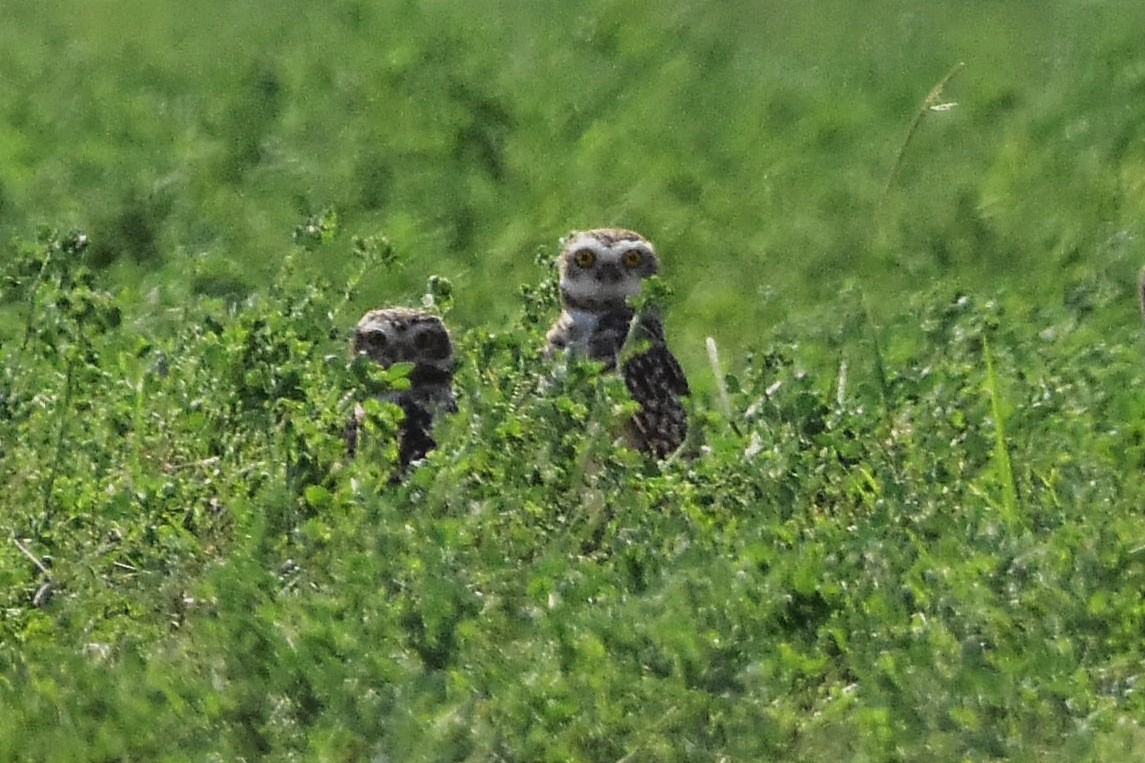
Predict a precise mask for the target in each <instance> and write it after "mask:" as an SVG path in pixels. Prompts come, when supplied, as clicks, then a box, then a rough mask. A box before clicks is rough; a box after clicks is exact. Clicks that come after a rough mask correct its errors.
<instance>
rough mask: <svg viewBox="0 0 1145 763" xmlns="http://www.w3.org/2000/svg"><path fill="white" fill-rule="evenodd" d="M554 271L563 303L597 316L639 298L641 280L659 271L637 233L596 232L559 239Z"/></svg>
mask: <svg viewBox="0 0 1145 763" xmlns="http://www.w3.org/2000/svg"><path fill="white" fill-rule="evenodd" d="M557 268H558V270H559V272H560V287H561V301H562V303H563V304H564V305H565V306H566V307H571V308H574V309H582V310H592V311H596V312H600V311H603V310H608V309H614V308H616V307H617V306H620V305H624V304H625V303H626V302H627V301H628V299H629V298H630V297H635V296H636V295H638V294H639V293H640V287H641V285H642V282H643V280H644V279H645V278H648V277H649V276H652V275H655V274H656V272H657V271H659V269H660V260H659V259H658V258H657V257H656V250H655V249H653V248H652V243H651V242H650V241H648V240H647V239H646V238H644V237H643V236H641V235H640V234H639V233H636V232H634V231H630V230H624V229H622V228H597V229H596V230H588V231H581V232H577V233H570V234H569V235H568V236H566V237H565V238H563V239H561V253H560V256H559V257H558V258H557Z"/></svg>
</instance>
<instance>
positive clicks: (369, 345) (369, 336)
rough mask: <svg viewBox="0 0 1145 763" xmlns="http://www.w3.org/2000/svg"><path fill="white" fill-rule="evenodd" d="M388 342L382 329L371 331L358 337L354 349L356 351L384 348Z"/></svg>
mask: <svg viewBox="0 0 1145 763" xmlns="http://www.w3.org/2000/svg"><path fill="white" fill-rule="evenodd" d="M388 343H389V342H388V340H387V339H386V335H385V334H383V333H382V332H380V331H371V332H369V333H366V334H361V335H360V336H359V337H358V340H357V342H356V343H355V346H354V350H355V351H356V352H370V351H377V350H384V349H385V348H386V345H387V344H388Z"/></svg>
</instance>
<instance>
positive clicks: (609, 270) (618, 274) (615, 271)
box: [596, 262, 624, 283]
mask: <svg viewBox="0 0 1145 763" xmlns="http://www.w3.org/2000/svg"><path fill="white" fill-rule="evenodd" d="M623 276H624V272H623V271H622V270H621V269H620V266H619V265H617V264H616V263H613V262H608V263H605V264H603V265H601V266H600V267H599V268H597V271H596V280H598V281H606V282H608V283H616V282H617V281H619V280H620V279H621V278H622V277H623Z"/></svg>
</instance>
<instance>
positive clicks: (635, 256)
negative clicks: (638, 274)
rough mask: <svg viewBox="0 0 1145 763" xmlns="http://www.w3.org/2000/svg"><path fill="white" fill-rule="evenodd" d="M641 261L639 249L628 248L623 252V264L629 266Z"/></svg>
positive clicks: (641, 256) (631, 266) (642, 258)
mask: <svg viewBox="0 0 1145 763" xmlns="http://www.w3.org/2000/svg"><path fill="white" fill-rule="evenodd" d="M643 261H644V257H643V255H641V254H640V250H639V249H629V250H628V251H627V252H625V253H624V264H625V265H627V266H628V267H630V268H634V267H636V266H638V265H639V264H640V263H641V262H643Z"/></svg>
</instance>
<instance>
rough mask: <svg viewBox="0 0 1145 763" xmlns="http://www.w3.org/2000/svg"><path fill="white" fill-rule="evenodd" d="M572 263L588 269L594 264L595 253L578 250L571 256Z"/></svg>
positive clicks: (588, 250) (589, 250)
mask: <svg viewBox="0 0 1145 763" xmlns="http://www.w3.org/2000/svg"><path fill="white" fill-rule="evenodd" d="M573 262H575V263H576V264H577V265H579V266H580V267H582V268H590V267H592V264H593V263H594V262H596V252H594V251H592V250H591V249H579V250H577V252H576V253H575V254H574V255H573Z"/></svg>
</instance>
